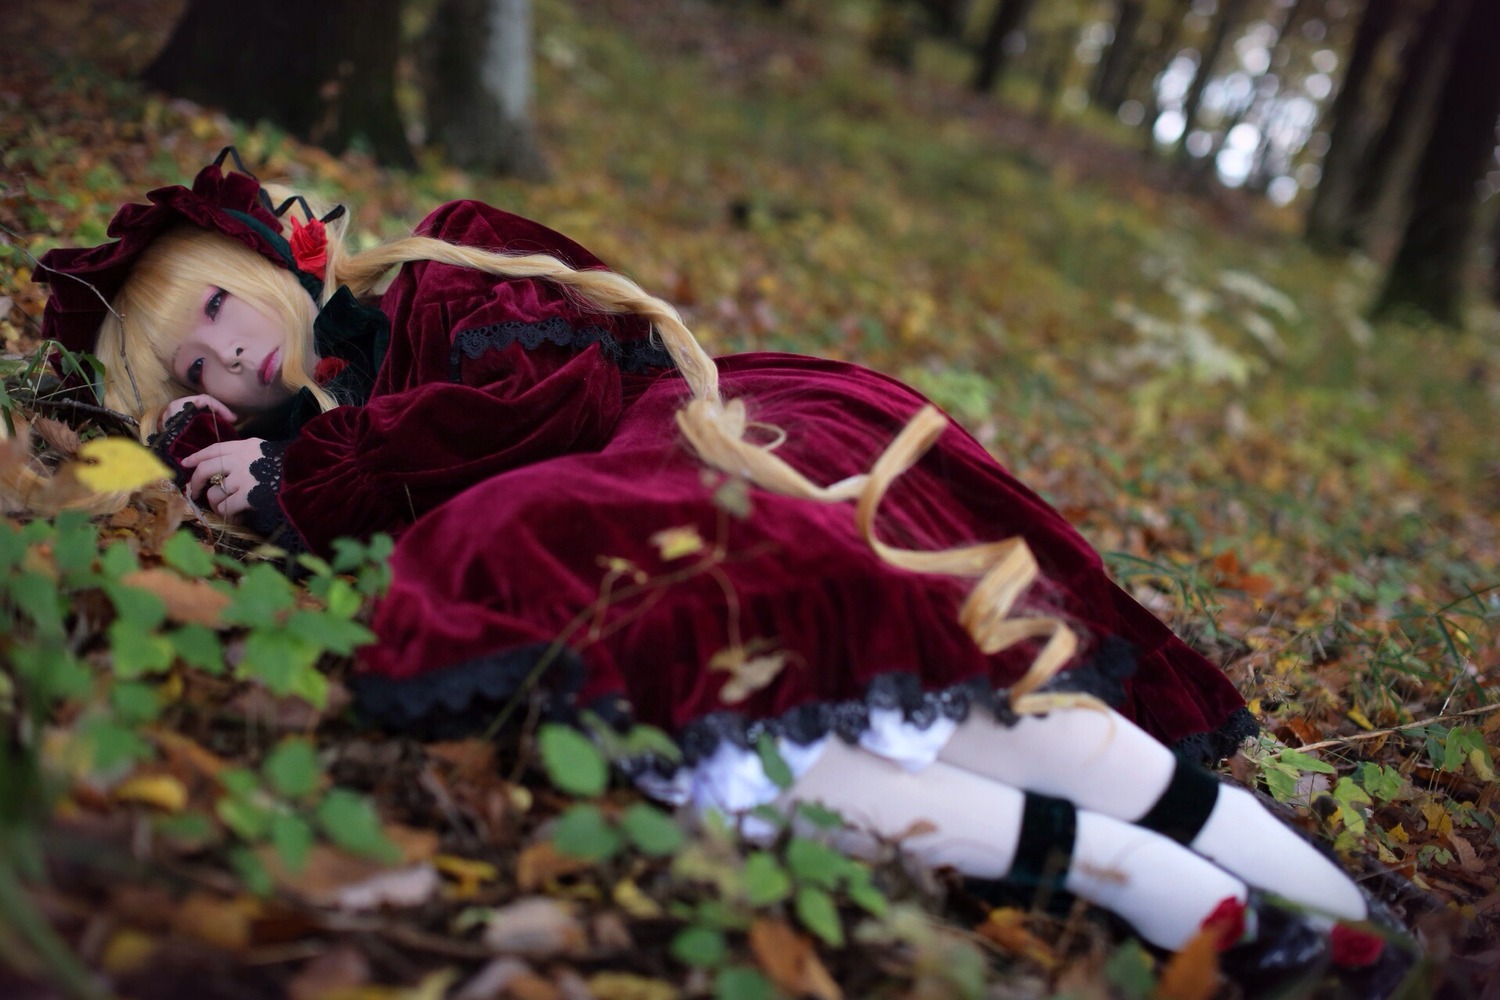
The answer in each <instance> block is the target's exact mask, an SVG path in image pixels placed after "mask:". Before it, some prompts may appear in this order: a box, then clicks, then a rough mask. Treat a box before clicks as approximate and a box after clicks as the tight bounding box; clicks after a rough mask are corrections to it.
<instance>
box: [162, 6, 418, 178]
mask: <svg viewBox="0 0 1500 1000" xmlns="http://www.w3.org/2000/svg"><path fill="white" fill-rule="evenodd" d="M254 12H255V18H254V21H253V24H251V25H247V21H246V17H245V14H246V11H245V8H244V7H243V6H240V5H234V4H226V3H223V2H221V0H192V3H191V4H190V5H189V6H188V7H187V9H186V10H185V11H184V12H183V15H182V18H181V19H180V20H179V21H178V22H177V26H176V27H175V28H174V29H173V31H172V37H171V38H170V39H169V40H168V41H167V44H166V47H165V48H163V49H162V51H161V53H160V54H159V55H158V56H157V57H156V60H155V61H154V62H152V64H151V65H150V66H149V67H147V69H146V72H145V73H144V74H143V76H144V78H145V80H146V82H147V83H148V84H150V85H151V86H153V87H156V88H159V89H161V90H165V91H167V92H168V93H171V94H177V95H179V96H182V97H187V98H189V99H191V100H194V101H198V102H200V103H203V104H213V105H217V106H219V107H221V108H223V109H224V110H225V111H226V112H228V113H229V114H230V115H232V116H234V117H236V118H241V119H244V120H246V121H252V122H253V121H256V120H258V119H266V120H268V121H271V122H273V123H275V124H276V125H279V126H280V127H282V128H284V129H286V130H287V131H288V132H290V133H291V134H293V135H295V136H297V137H298V138H299V139H304V140H307V141H309V142H314V143H316V144H318V145H320V146H322V147H323V148H325V149H327V150H329V151H330V152H333V153H341V152H343V151H344V150H345V149H348V148H349V147H350V146H351V145H354V144H357V143H360V142H364V143H367V144H368V145H369V147H370V149H371V151H372V152H373V153H374V154H375V156H376V157H377V158H378V159H380V160H381V161H382V162H385V163H390V164H394V165H397V166H411V165H413V164H414V163H415V160H414V159H413V157H412V154H411V147H410V146H409V145H408V144H407V141H406V133H405V130H404V129H403V127H402V124H401V118H400V115H399V114H398V113H397V111H396V96H395V94H396V56H397V53H398V50H399V47H400V42H401V24H400V14H401V10H400V0H322V2H319V3H311V4H309V3H306V2H299V0H260V2H258V3H256V4H255V7H254Z"/></svg>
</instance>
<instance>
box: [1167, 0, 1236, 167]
mask: <svg viewBox="0 0 1500 1000" xmlns="http://www.w3.org/2000/svg"><path fill="white" fill-rule="evenodd" d="M1246 2H1247V0H1223V3H1222V4H1221V5H1220V7H1219V16H1218V17H1216V18H1215V19H1214V26H1213V31H1212V33H1211V34H1210V35H1209V40H1208V45H1207V46H1205V48H1204V50H1203V58H1201V59H1199V60H1198V71H1197V72H1196V73H1194V74H1193V82H1192V84H1191V85H1190V86H1189V87H1188V92H1187V97H1186V98H1185V99H1184V100H1183V104H1182V136H1181V138H1179V139H1178V140H1177V157H1178V159H1185V158H1186V157H1187V142H1188V136H1189V135H1190V134H1191V133H1192V131H1193V123H1194V122H1196V121H1197V120H1198V107H1199V105H1201V104H1202V103H1203V92H1204V91H1205V90H1207V89H1208V81H1209V80H1211V79H1213V72H1214V65H1215V64H1216V63H1218V61H1219V56H1220V54H1221V53H1223V51H1224V44H1225V43H1226V42H1228V41H1229V33H1230V31H1232V30H1233V29H1234V27H1235V26H1236V25H1237V24H1238V23H1239V20H1240V15H1241V14H1243V13H1244V10H1245V4H1246Z"/></svg>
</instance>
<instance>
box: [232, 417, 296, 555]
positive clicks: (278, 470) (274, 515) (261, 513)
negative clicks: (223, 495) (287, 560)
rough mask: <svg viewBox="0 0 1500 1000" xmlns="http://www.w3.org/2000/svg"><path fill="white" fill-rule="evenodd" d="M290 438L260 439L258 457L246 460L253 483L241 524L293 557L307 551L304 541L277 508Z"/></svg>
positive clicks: (284, 514) (278, 506) (279, 508)
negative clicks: (283, 466)
mask: <svg viewBox="0 0 1500 1000" xmlns="http://www.w3.org/2000/svg"><path fill="white" fill-rule="evenodd" d="M290 444H291V442H290V441H262V442H261V444H260V456H261V457H260V458H257V459H256V460H255V461H253V462H251V463H250V475H251V476H253V477H255V485H254V486H252V487H251V488H250V495H249V496H248V497H246V498H245V499H246V501H247V502H248V503H249V504H250V506H249V508H248V509H246V511H245V526H246V527H248V528H249V529H250V530H251V531H253V532H255V533H256V534H257V535H260V536H261V537H262V538H264V539H265V540H266V541H267V542H269V543H271V544H272V545H275V546H276V547H277V548H280V549H284V550H285V551H286V553H287V554H288V555H289V556H292V557H295V556H297V555H299V554H300V553H303V552H306V551H307V544H306V543H305V542H304V541H303V540H302V536H301V535H299V534H298V533H297V529H296V528H294V527H292V522H291V521H289V520H287V516H286V512H285V511H283V510H282V509H281V475H282V461H283V459H284V457H285V455H286V449H287V447H288V446H289V445H290Z"/></svg>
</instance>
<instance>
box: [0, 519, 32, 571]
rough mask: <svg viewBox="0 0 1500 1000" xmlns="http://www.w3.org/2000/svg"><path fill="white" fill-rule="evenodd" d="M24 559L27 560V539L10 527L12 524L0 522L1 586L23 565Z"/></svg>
mask: <svg viewBox="0 0 1500 1000" xmlns="http://www.w3.org/2000/svg"><path fill="white" fill-rule="evenodd" d="M24 558H26V539H25V538H23V537H22V536H21V533H20V532H19V531H17V530H16V529H15V528H13V527H12V526H11V525H10V522H8V521H0V584H3V582H4V580H5V578H6V577H7V576H9V574H10V571H11V570H13V569H15V568H16V567H17V566H19V565H21V560H22V559H24Z"/></svg>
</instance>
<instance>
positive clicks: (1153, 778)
mask: <svg viewBox="0 0 1500 1000" xmlns="http://www.w3.org/2000/svg"><path fill="white" fill-rule="evenodd" d="M938 759H939V760H940V761H945V762H947V763H949V764H952V765H954V766H956V767H961V768H963V769H964V770H968V771H972V772H974V773H975V774H978V775H981V776H983V777H986V778H990V779H993V780H995V781H1000V782H1004V783H1005V784H1009V785H1014V786H1016V787H1017V788H1024V789H1026V790H1027V791H1033V792H1040V793H1041V794H1043V795H1052V796H1056V797H1058V798H1064V799H1067V800H1069V801H1070V802H1073V803H1075V804H1077V805H1078V806H1079V807H1080V808H1083V809H1090V810H1095V811H1098V812H1101V813H1104V814H1105V815H1108V816H1113V817H1116V818H1117V819H1123V820H1128V821H1130V822H1135V821H1137V820H1139V819H1141V818H1142V817H1143V816H1145V815H1146V814H1147V813H1148V812H1150V810H1151V807H1152V806H1154V805H1155V804H1156V802H1157V800H1158V799H1160V798H1161V796H1162V793H1163V792H1164V791H1166V789H1167V786H1168V784H1169V783H1170V782H1171V780H1172V775H1173V773H1174V771H1175V770H1176V768H1177V767H1178V766H1179V763H1178V760H1177V757H1176V756H1175V755H1174V754H1173V753H1172V752H1171V751H1170V750H1168V749H1167V748H1166V747H1165V746H1163V745H1162V744H1161V743H1160V742H1158V741H1157V740H1156V739H1155V738H1154V737H1152V736H1151V735H1150V734H1148V733H1147V732H1146V731H1145V730H1143V729H1141V728H1140V727H1139V726H1137V725H1136V724H1135V723H1133V722H1131V721H1130V720H1128V719H1126V718H1125V717H1124V716H1122V715H1120V714H1119V713H1117V712H1114V711H1109V710H1102V709H1093V708H1061V709H1056V710H1054V711H1051V712H1048V713H1047V714H1046V715H1028V716H1023V717H1022V718H1021V719H1020V721H1019V722H1017V723H1016V724H1015V725H1013V726H1006V725H1003V724H1000V723H996V722H994V721H992V720H991V719H988V718H985V717H983V716H982V715H976V716H973V717H970V718H969V719H968V720H967V721H965V722H964V723H963V724H962V725H961V726H959V727H958V728H957V730H956V731H955V732H954V734H953V737H952V739H950V740H949V741H948V742H947V744H946V745H945V746H944V747H943V749H942V750H941V751H940V752H939V754H938ZM1182 766H1187V765H1182ZM1188 846H1189V847H1191V848H1192V849H1193V850H1194V851H1196V852H1198V853H1199V854H1202V855H1203V856H1204V857H1207V858H1210V859H1211V860H1213V861H1215V862H1216V863H1218V864H1219V865H1221V866H1223V867H1224V868H1226V869H1228V870H1229V871H1231V872H1233V873H1234V874H1235V875H1238V876H1239V877H1240V878H1243V879H1244V880H1245V881H1247V882H1249V883H1250V884H1251V885H1254V886H1256V887H1258V888H1261V889H1268V890H1270V891H1271V892H1274V893H1276V894H1278V895H1281V896H1285V897H1286V898H1287V899H1291V900H1295V901H1296V902H1298V903H1301V904H1302V905H1304V906H1308V907H1312V908H1314V909H1317V910H1322V911H1324V912H1326V913H1329V914H1332V915H1334V916H1337V917H1342V918H1345V919H1349V920H1361V919H1364V917H1365V916H1366V913H1367V910H1366V907H1365V902H1364V897H1363V896H1362V895H1361V894H1360V891H1359V888H1358V887H1357V886H1356V885H1355V884H1354V882H1353V881H1352V880H1351V879H1350V878H1349V876H1348V875H1346V874H1344V872H1343V871H1342V870H1341V869H1340V868H1339V867H1338V866H1337V865H1336V864H1334V863H1333V862H1332V861H1330V860H1329V859H1328V858H1326V857H1324V856H1323V854H1322V853H1320V852H1319V851H1318V850H1317V848H1315V847H1313V846H1312V845H1310V844H1308V843H1307V842H1306V841H1304V840H1303V839H1302V838H1301V837H1299V836H1297V835H1296V834H1295V833H1293V832H1292V831H1291V830H1290V829H1288V828H1287V827H1286V826H1285V825H1284V824H1283V823H1282V822H1281V821H1280V820H1278V819H1277V818H1276V817H1275V816H1273V815H1271V814H1270V813H1269V812H1267V811H1266V810H1265V809H1264V808H1263V807H1262V806H1261V805H1260V803H1258V802H1256V801H1255V797H1254V796H1252V795H1250V794H1249V793H1248V792H1246V791H1245V790H1244V789H1242V788H1236V787H1234V786H1232V785H1228V784H1225V783H1223V782H1217V798H1216V800H1215V801H1214V805H1213V809H1212V811H1211V812H1210V813H1209V816H1208V819H1207V821H1206V822H1205V823H1204V824H1203V826H1202V828H1201V829H1200V830H1199V831H1198V832H1197V833H1196V834H1195V835H1194V836H1193V838H1192V839H1191V840H1190V841H1189V843H1188Z"/></svg>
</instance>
